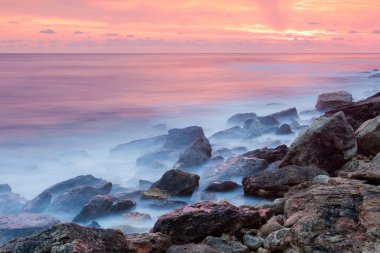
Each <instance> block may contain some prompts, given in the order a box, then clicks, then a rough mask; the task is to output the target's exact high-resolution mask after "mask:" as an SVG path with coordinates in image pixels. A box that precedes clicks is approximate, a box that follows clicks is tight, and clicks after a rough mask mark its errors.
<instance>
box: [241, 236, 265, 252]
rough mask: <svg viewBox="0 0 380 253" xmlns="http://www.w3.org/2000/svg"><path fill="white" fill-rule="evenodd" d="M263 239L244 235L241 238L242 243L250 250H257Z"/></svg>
mask: <svg viewBox="0 0 380 253" xmlns="http://www.w3.org/2000/svg"><path fill="white" fill-rule="evenodd" d="M263 242H264V239H263V238H261V237H258V236H253V235H250V234H245V235H244V236H243V243H244V245H245V246H247V247H248V248H249V249H250V250H257V249H258V248H260V247H261V246H262V245H263Z"/></svg>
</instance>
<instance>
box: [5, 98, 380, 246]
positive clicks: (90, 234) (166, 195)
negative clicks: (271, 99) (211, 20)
mask: <svg viewBox="0 0 380 253" xmlns="http://www.w3.org/2000/svg"><path fill="white" fill-rule="evenodd" d="M300 115H307V116H308V117H309V118H310V122H307V124H305V121H302V120H300ZM379 115H380V93H377V94H375V95H374V96H371V97H369V98H367V99H364V100H362V101H357V102H354V101H353V99H352V95H351V94H350V93H348V92H344V91H338V92H332V93H326V94H321V95H320V96H319V97H318V100H317V102H316V109H315V110H312V111H304V112H298V111H297V109H296V108H289V109H287V110H284V111H280V112H277V113H273V114H270V115H257V114H256V113H244V114H237V115H233V116H232V117H231V118H229V119H228V120H227V124H228V125H229V126H230V128H227V129H226V130H223V131H220V132H218V133H215V134H213V135H212V136H210V137H209V138H207V137H206V136H205V134H204V132H203V129H202V128H201V127H198V126H191V127H187V128H182V129H171V130H169V131H168V134H166V135H160V136H156V137H153V138H149V139H142V140H136V141H133V142H130V143H126V144H123V145H119V146H117V147H115V148H114V149H112V150H111V153H110V155H111V157H116V158H118V157H122V156H123V155H125V154H128V153H130V152H131V150H133V151H134V152H135V151H138V152H137V153H138V155H139V158H138V159H137V165H139V166H141V172H140V173H141V174H142V175H143V174H144V173H150V171H152V170H154V171H155V173H157V172H158V171H159V172H161V175H162V177H161V178H160V179H159V180H158V181H156V182H150V181H144V180H140V184H139V186H138V187H134V188H125V187H122V186H119V185H115V184H112V182H108V181H107V180H104V179H101V178H95V177H93V176H91V175H83V176H78V177H75V178H73V179H70V180H67V181H64V182H61V183H58V184H56V185H53V186H51V187H49V188H47V189H46V190H44V191H43V192H41V193H40V194H39V195H38V196H37V197H36V198H34V199H33V200H30V201H27V200H26V199H24V198H23V197H21V196H19V195H17V194H15V193H13V192H12V190H11V187H10V186H8V185H6V184H4V185H0V199H1V201H2V203H4V205H3V206H2V207H0V209H1V212H2V213H3V214H4V216H2V217H0V235H1V236H0V238H1V239H0V243H5V244H4V245H3V246H2V247H1V248H0V252H39V251H42V252H44V251H48V252H139V253H140V252H141V253H143V252H258V253H265V252H288V253H291V252H292V253H295V252H379V251H380V242H379V234H380V233H379V231H380V222H379V220H380V219H379V213H380V207H379V206H380V205H379V204H380V188H379V186H378V185H379V184H380V155H379V152H380V119H379ZM157 127H162V126H157ZM268 135H271V136H279V138H280V137H282V136H289V138H293V139H294V137H295V136H296V138H295V139H294V140H293V142H292V144H291V145H290V146H286V145H281V143H278V142H276V141H275V140H270V141H268V139H267V140H266V141H263V142H262V143H261V144H262V146H264V147H263V148H260V149H255V150H247V149H246V148H245V147H244V146H240V147H236V148H235V149H230V148H227V147H225V146H224V143H226V142H234V143H239V144H241V143H244V142H245V141H252V140H256V141H257V140H260V137H261V136H268ZM292 136H293V137H292ZM139 150H144V153H141V152H140V151H139ZM147 150H148V151H149V152H147ZM74 155H85V154H74ZM168 168H171V169H169V170H168ZM221 198H226V199H227V200H228V198H231V199H233V200H232V201H231V202H234V203H240V205H239V206H237V205H233V204H231V203H229V202H228V201H226V200H221ZM144 211H145V212H144ZM149 212H152V213H149ZM153 213H155V214H154V215H153ZM57 216H59V217H63V219H62V218H61V219H57ZM155 216H157V217H158V219H157V220H155V218H154V217H155ZM152 217H153V218H152ZM61 220H63V221H67V220H70V221H71V220H72V221H73V222H75V223H62V221H61ZM101 221H104V222H106V221H108V222H111V223H114V224H115V226H113V229H102V228H101V225H100V224H99V223H102V222H101ZM120 222H121V223H123V225H116V224H119V223H120ZM148 230H149V232H148ZM32 233H33V234H32ZM31 234H32V235H31ZM24 236H26V237H24ZM14 238H16V239H14ZM9 240H10V241H9ZM7 241H8V242H7Z"/></svg>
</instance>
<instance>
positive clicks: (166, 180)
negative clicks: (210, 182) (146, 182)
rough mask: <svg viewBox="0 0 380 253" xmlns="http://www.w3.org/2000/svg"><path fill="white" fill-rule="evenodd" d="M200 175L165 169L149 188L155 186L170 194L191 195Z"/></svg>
mask: <svg viewBox="0 0 380 253" xmlns="http://www.w3.org/2000/svg"><path fill="white" fill-rule="evenodd" d="M199 179H200V177H199V176H198V175H196V174H192V173H188V172H186V171H183V170H179V169H173V170H169V171H167V172H166V173H165V174H164V175H163V176H162V177H161V178H160V180H158V181H157V182H155V183H154V184H153V185H152V186H151V187H150V189H154V188H157V189H159V190H161V191H164V192H166V193H168V194H169V195H171V196H191V195H192V194H193V192H194V190H195V189H196V188H197V187H198V185H199Z"/></svg>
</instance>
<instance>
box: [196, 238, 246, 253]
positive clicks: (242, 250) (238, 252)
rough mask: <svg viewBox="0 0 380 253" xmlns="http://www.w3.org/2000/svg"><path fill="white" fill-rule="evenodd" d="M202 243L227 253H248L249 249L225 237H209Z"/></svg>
mask: <svg viewBox="0 0 380 253" xmlns="http://www.w3.org/2000/svg"><path fill="white" fill-rule="evenodd" d="M202 243H204V244H207V245H209V246H210V247H212V248H214V249H216V250H218V251H219V252H225V253H248V252H249V249H248V247H247V246H245V245H243V244H242V243H240V242H239V241H234V240H231V239H230V238H225V237H213V236H207V237H206V238H205V239H204V240H203V241H202Z"/></svg>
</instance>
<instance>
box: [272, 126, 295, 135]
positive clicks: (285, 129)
mask: <svg viewBox="0 0 380 253" xmlns="http://www.w3.org/2000/svg"><path fill="white" fill-rule="evenodd" d="M292 133H293V132H292V129H291V127H290V125H289V124H282V125H281V126H280V128H279V129H277V130H276V134H279V135H285V134H292Z"/></svg>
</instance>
